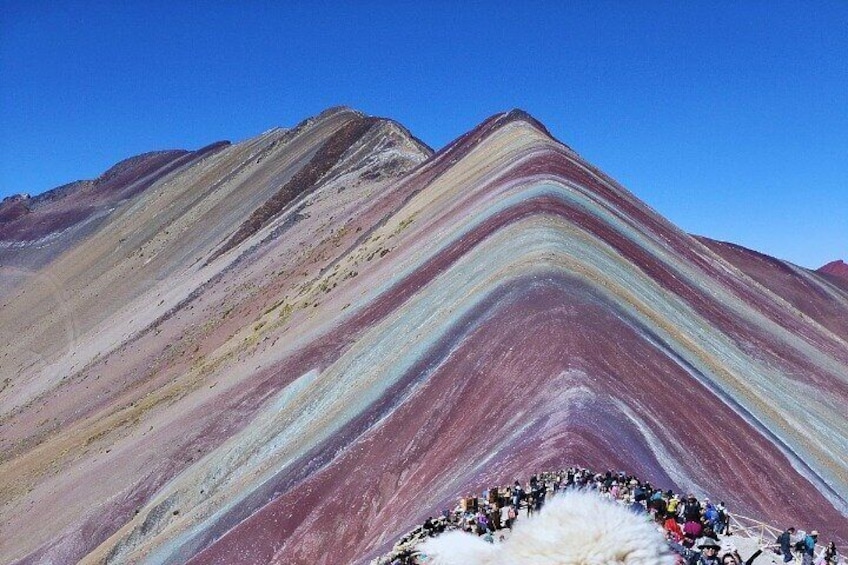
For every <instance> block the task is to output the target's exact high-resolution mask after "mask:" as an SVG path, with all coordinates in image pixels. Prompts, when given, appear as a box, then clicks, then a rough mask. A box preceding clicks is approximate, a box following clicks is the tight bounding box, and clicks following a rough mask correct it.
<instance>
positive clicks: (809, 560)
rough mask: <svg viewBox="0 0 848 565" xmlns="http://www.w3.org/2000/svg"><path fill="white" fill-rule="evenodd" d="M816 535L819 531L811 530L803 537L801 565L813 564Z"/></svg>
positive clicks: (817, 535)
mask: <svg viewBox="0 0 848 565" xmlns="http://www.w3.org/2000/svg"><path fill="white" fill-rule="evenodd" d="M818 537H819V533H818V532H817V531H816V530H813V531H812V532H810V533H809V534H807V537H805V538H804V555H803V557H802V559H801V565H813V554H814V553H815V551H816V540H817V539H818Z"/></svg>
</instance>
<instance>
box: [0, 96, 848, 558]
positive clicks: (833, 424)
mask: <svg viewBox="0 0 848 565" xmlns="http://www.w3.org/2000/svg"><path fill="white" fill-rule="evenodd" d="M361 120H377V121H371V122H364V123H363V122H361ZM351 123H352V124H354V125H353V126H349V127H350V128H351V130H352V133H353V135H350V136H348V135H343V136H341V141H343V143H339V145H338V147H336V148H334V149H332V151H328V150H325V154H327V153H329V154H330V155H331V158H330V159H328V161H329V163H324V164H322V166H320V167H318V168H317V169H315V172H313V173H307V172H303V171H309V170H310V163H312V165H311V166H313V167H315V166H316V163H315V162H313V160H314V159H315V156H316V155H319V161H322V160H321V158H320V153H321V149H322V147H328V146H327V144H328V142H329V140H332V139H333V136H334V135H335V134H336V132H338V131H340V130H341V129H342V128H344V127H346V124H351ZM365 125H368V127H365ZM377 126H378V127H377ZM322 162H323V161H322ZM298 175H300V178H304V177H307V180H308V181H309V182H307V183H303V186H305V188H304V189H303V190H299V191H293V195H294V197H293V198H291V199H288V200H286V201H284V202H282V203H281V205H280V206H277V207H276V208H275V209H274V210H273V212H272V213H269V214H267V215H263V217H262V219H261V222H259V224H258V225H257V226H256V229H251V231H250V232H249V233H246V234H244V237H243V238H241V237H240V238H236V239H237V241H236V240H233V239H232V238H233V236H234V234H236V233H238V231H239V229H240V227H241V226H243V225H244V224H245V222H248V221H250V218H251V217H252V216H253V215H254V214H256V213H257V212H256V211H257V210H261V209H262V207H263V206H265V205H266V203H268V202H269V201H271V200H273V199H274V197H275V195H277V194H279V191H280V189H281V188H283V187H285V186H287V183H291V182H292V179H295V181H296V180H297V179H298V178H299V177H298ZM228 241H234V243H233V244H232V246H231V247H230V248H229V249H228V250H227V251H226V252H220V253H219V252H218V251H219V250H220V249H222V246H225V245H227V242H228ZM15 292H16V295H15V297H14V299H11V298H10V299H4V300H5V303H4V304H2V305H0V314H2V315H0V340H2V342H3V343H4V345H5V347H4V357H3V365H2V366H3V369H2V375H0V377H2V378H0V382H5V383H6V384H4V385H0V386H2V387H3V388H2V390H0V424H2V425H3V427H4V430H5V432H4V435H3V437H2V438H0V447H2V449H0V452H2V453H3V455H2V458H0V493H3V495H4V496H3V498H4V499H6V500H8V501H9V502H8V503H7V504H6V505H4V506H3V507H2V508H0V519H2V523H3V524H4V528H3V530H2V531H0V550H1V551H2V552H3V554H4V555H10V556H12V557H11V558H12V559H15V560H18V561H19V562H35V561H39V560H53V561H70V560H82V561H83V562H102V561H104V560H127V561H129V560H136V559H141V558H142V557H143V556H146V558H147V559H153V560H155V561H158V562H184V561H190V560H192V559H193V560H194V561H195V562H206V561H210V560H215V559H218V560H223V561H233V560H242V561H243V560H254V561H262V562H286V563H330V562H338V561H343V562H353V563H364V562H367V560H368V559H369V558H370V557H373V556H375V555H377V554H379V553H380V552H381V550H383V549H385V548H386V547H388V546H390V545H391V543H392V542H393V541H394V538H395V537H396V535H398V534H400V533H403V531H405V528H406V527H407V526H409V525H412V524H414V523H420V522H421V521H422V520H423V518H424V517H426V515H427V514H428V513H433V512H434V511H437V510H438V509H439V507H440V506H441V505H443V504H446V503H448V501H451V500H453V499H454V497H455V496H456V494H457V492H462V491H463V490H465V489H466V488H471V486H473V485H475V484H479V482H481V481H483V482H493V483H494V482H498V481H501V482H503V481H507V482H508V481H509V480H511V478H512V477H511V475H513V474H515V473H518V472H519V470H523V469H527V468H530V467H538V468H553V467H555V466H556V464H557V462H559V461H576V462H578V463H580V464H584V465H586V466H588V467H594V468H613V467H616V468H627V469H632V470H633V472H636V473H638V474H639V475H640V476H645V477H647V478H649V479H650V480H651V481H652V482H653V483H654V484H667V485H669V487H671V486H672V485H674V486H675V487H680V488H681V489H682V490H695V491H697V492H698V493H699V494H701V493H709V494H710V495H712V496H716V497H723V498H724V499H726V500H727V501H728V502H729V503H730V504H732V505H733V507H734V508H740V509H742V510H744V511H745V513H747V514H753V515H762V516H764V517H765V514H766V513H769V518H770V521H775V520H777V521H785V520H793V521H795V520H798V519H810V518H811V517H816V518H817V519H822V520H823V523H820V524H816V525H817V526H818V529H819V530H821V531H823V532H826V533H827V535H832V536H835V537H837V538H838V536H840V535H845V534H842V531H844V530H845V529H846V528H845V525H846V510H845V507H846V500H848V492H846V484H845V481H844V473H843V471H845V463H844V461H840V460H839V457H838V455H837V452H838V447H839V445H840V442H844V441H845V438H846V437H848V429H846V424H845V422H844V418H843V419H840V412H839V410H840V407H841V406H844V402H845V401H846V400H848V383H846V381H845V377H844V375H845V374H846V372H845V369H846V367H848V353H846V348H845V343H846V341H848V326H846V324H845V322H844V320H845V319H846V317H845V314H846V313H848V293H846V292H845V290H844V289H841V288H840V287H838V286H836V285H834V284H833V283H832V282H831V281H830V280H829V279H827V278H826V277H822V276H820V275H819V274H816V273H814V272H811V271H807V270H805V269H801V268H798V267H795V266H792V265H791V264H788V263H786V262H783V261H779V260H776V259H772V258H764V256H763V257H760V256H759V255H757V254H756V252H750V251H749V250H744V248H738V247H732V246H729V245H727V244H722V243H720V242H713V241H712V240H708V239H706V238H695V237H694V236H691V235H689V234H686V233H685V232H683V231H682V230H679V229H678V228H677V227H675V226H673V224H671V223H670V222H668V221H667V220H665V219H664V218H662V217H661V216H660V215H659V214H657V213H656V212H655V211H654V210H652V209H651V208H650V207H649V206H647V205H646V204H644V203H642V202H641V201H639V200H638V198H636V197H635V196H634V195H633V194H631V193H630V192H629V191H627V190H626V189H625V188H624V187H622V186H621V185H619V184H618V183H616V182H615V181H614V180H613V179H611V178H609V177H608V176H606V175H604V174H603V173H602V172H601V171H599V170H597V169H596V168H595V167H593V166H592V165H591V164H589V163H588V162H586V161H585V160H583V159H582V158H580V157H579V155H577V154H576V153H574V151H573V150H571V149H570V148H568V147H567V146H565V145H564V144H561V143H560V142H558V141H556V140H555V139H554V138H553V137H552V136H551V135H550V133H549V132H548V131H547V129H546V128H544V126H543V125H541V124H539V123H538V122H537V121H536V120H535V119H533V118H532V117H531V116H529V115H527V114H526V113H522V112H520V111H512V112H504V113H500V114H496V115H494V116H492V117H491V118H489V119H487V120H485V121H484V122H483V123H481V124H480V125H479V126H478V127H477V128H474V129H473V130H471V131H470V132H468V133H466V134H464V135H463V136H460V137H459V138H457V140H455V141H454V142H452V143H450V144H448V145H447V146H446V147H445V148H443V149H441V150H440V151H438V152H436V153H435V154H433V153H432V150H430V149H429V148H428V147H426V145H423V144H421V143H420V142H418V141H417V140H416V139H415V138H414V136H412V134H410V133H409V132H408V131H407V130H406V129H405V128H403V127H402V126H400V125H399V124H396V122H391V121H390V120H382V119H377V118H367V117H365V116H364V115H363V114H361V113H358V112H355V111H352V110H350V109H346V108H335V109H331V110H329V111H327V112H324V113H322V114H320V115H319V116H316V117H315V118H310V119H307V120H304V121H303V122H301V124H299V125H298V126H296V127H295V128H292V129H291V130H286V129H272V130H268V131H267V132H265V133H263V134H261V135H260V136H257V137H255V138H251V139H250V140H246V141H244V142H241V143H238V144H234V145H232V146H228V147H224V148H220V149H219V150H218V151H216V152H214V153H213V154H211V155H209V157H208V158H207V159H203V160H199V161H197V162H195V163H194V164H192V165H191V166H188V167H184V168H180V169H179V170H177V171H175V172H174V173H173V174H171V175H169V176H165V177H162V178H161V179H160V180H158V181H155V182H153V183H152V184H151V185H150V186H149V187H147V188H146V189H145V190H144V191H141V192H138V193H136V194H134V195H133V196H132V198H130V199H129V200H128V201H127V203H126V204H125V205H124V206H122V207H121V208H120V209H117V210H116V211H115V212H114V213H112V214H111V215H110V216H109V217H108V219H107V220H106V221H105V222H104V223H103V224H101V226H100V227H99V228H98V230H97V231H95V232H94V233H93V234H91V235H89V236H88V237H87V238H86V239H85V240H84V241H83V242H81V243H80V244H78V245H77V246H76V247H73V248H69V249H68V250H66V251H64V252H63V253H62V254H60V255H59V256H58V257H57V258H55V259H53V260H52V261H51V262H49V263H47V264H45V265H44V266H42V267H40V268H39V269H38V271H37V275H36V276H34V277H32V278H31V279H29V281H28V284H27V285H24V286H18V287H16V290H15ZM790 390H793V391H800V392H801V393H803V394H804V395H805V404H804V406H805V408H804V410H805V411H806V410H807V409H810V410H813V411H814V412H815V413H816V414H817V416H818V419H817V424H816V426H815V427H812V428H811V427H809V426H808V424H807V420H806V412H804V413H801V412H799V408H798V403H797V402H795V400H794V398H793V396H792V395H787V394H784V393H785V392H786V391H790ZM691 406H698V407H699V408H700V409H702V410H706V411H708V412H709V413H712V414H720V415H721V418H719V419H718V420H716V421H715V422H713V423H712V424H711V425H710V427H709V429H704V428H703V427H702V426H701V425H700V420H699V419H698V412H697V411H694V410H692V409H691V408H689V407H691ZM44 415H48V416H49V418H47V419H45V417H44ZM668 420H672V421H674V422H675V423H676V425H674V426H670V425H667V424H668V422H667V421H668ZM481 422H483V423H488V425H487V426H486V428H487V429H489V430H490V432H489V433H481V432H480V429H481ZM708 443H709V444H710V445H713V446H714V448H713V449H711V450H704V451H703V452H701V451H699V452H698V458H697V459H695V460H693V459H692V456H691V453H689V451H688V449H687V446H689V445H706V444H708ZM728 463H730V464H731V465H730V466H728ZM763 472H768V473H769V475H770V477H771V481H770V482H769V483H768V484H762V483H761V481H759V480H758V479H759V478H760V477H761V474H762V473H763ZM90 476H97V477H99V481H98V483H97V484H96V485H94V484H92V482H91V481H90V480H88V477H90ZM61 492H74V493H76V494H75V497H74V499H73V500H64V505H65V506H67V507H68V508H69V510H72V511H73V515H70V514H68V513H64V514H61V513H51V512H49V508H50V507H51V505H55V504H58V503H59V501H58V499H57V498H56V497H57V494H56V493H61ZM421 493H428V494H427V495H426V496H425V497H422V496H421ZM397 500H404V501H406V503H405V504H404V505H403V510H402V511H400V510H399V507H398V505H397V504H396V502H397ZM766 501H769V502H768V504H767V503H766ZM291 508H300V509H303V512H300V513H296V514H293V513H292V512H291ZM340 516H346V517H347V516H354V517H355V519H354V520H350V521H348V522H345V521H341V520H339V517H340ZM799 523H800V522H799ZM32 524H39V526H40V528H39V529H38V530H37V531H34V530H33V529H32ZM84 532H87V533H86V534H84ZM91 532H93V533H91ZM258 532H261V534H260V533H258ZM839 539H841V538H839Z"/></svg>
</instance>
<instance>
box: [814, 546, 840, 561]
mask: <svg viewBox="0 0 848 565" xmlns="http://www.w3.org/2000/svg"><path fill="white" fill-rule="evenodd" d="M837 563H839V552H838V551H836V544H835V543H833V542H830V543H829V544H827V547H826V548H824V550H823V551H822V552H821V554H820V555H819V558H818V559H816V565H836V564H837Z"/></svg>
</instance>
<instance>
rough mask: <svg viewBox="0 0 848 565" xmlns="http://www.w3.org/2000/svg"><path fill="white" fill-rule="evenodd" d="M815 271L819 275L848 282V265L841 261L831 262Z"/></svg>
mask: <svg viewBox="0 0 848 565" xmlns="http://www.w3.org/2000/svg"><path fill="white" fill-rule="evenodd" d="M817 271H818V272H819V273H825V274H828V275H833V276H836V277H839V278H841V279H845V280H848V263H846V262H845V261H842V260H841V259H839V260H837V261H831V262H830V263H828V264H827V265H824V266H822V267H819V268H818V269H817Z"/></svg>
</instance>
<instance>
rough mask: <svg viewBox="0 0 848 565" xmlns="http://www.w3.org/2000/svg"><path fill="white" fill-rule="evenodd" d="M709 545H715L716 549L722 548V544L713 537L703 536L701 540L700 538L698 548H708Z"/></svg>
mask: <svg viewBox="0 0 848 565" xmlns="http://www.w3.org/2000/svg"><path fill="white" fill-rule="evenodd" d="M708 547H714V548H716V549H721V546H720V545H719V544H718V542H717V541H716V540H714V539H713V538H708V537H703V538H701V539H700V540H698V549H706V548H708Z"/></svg>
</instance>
